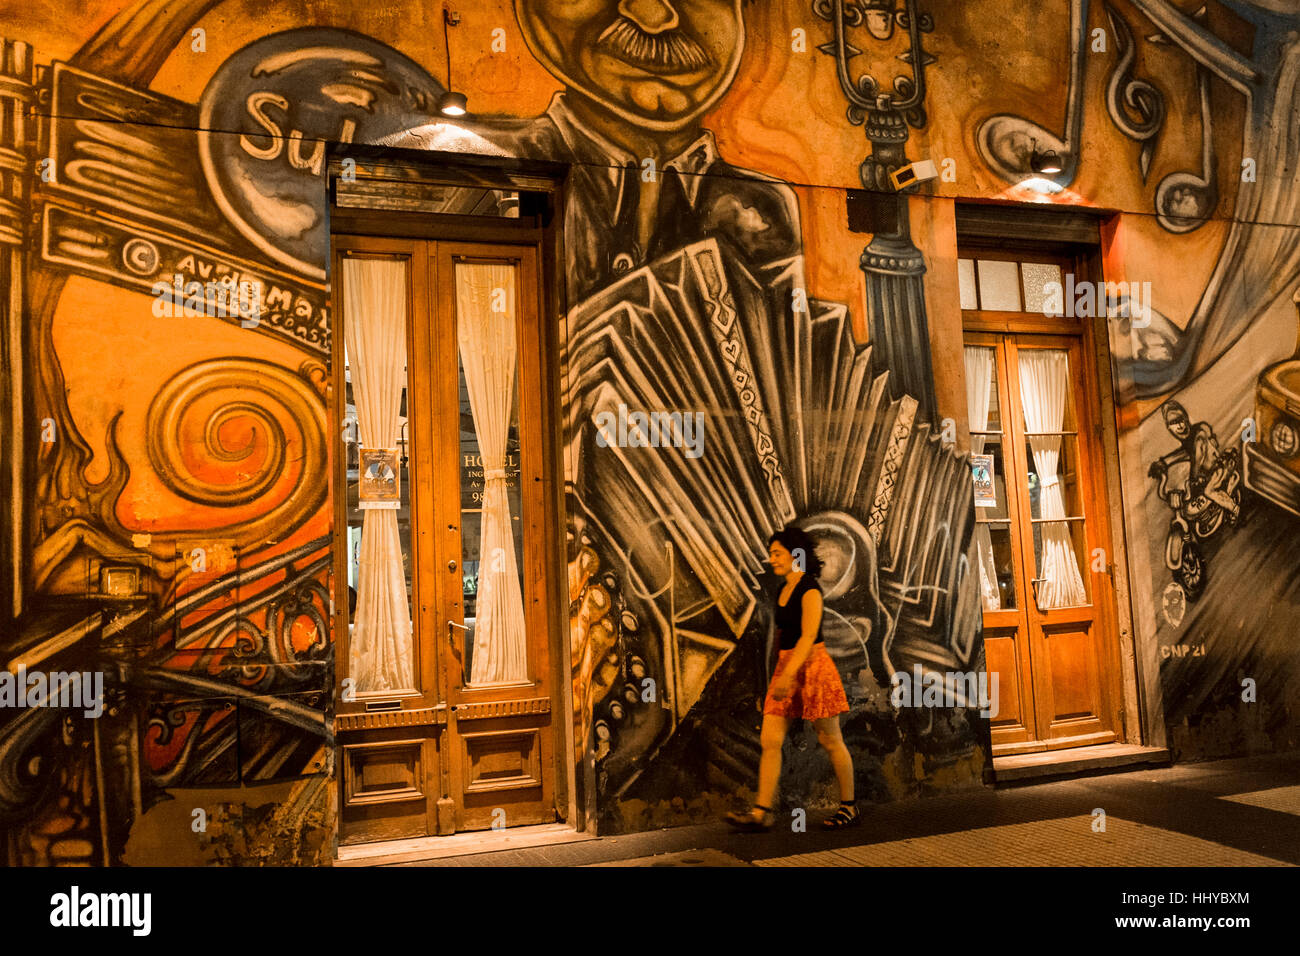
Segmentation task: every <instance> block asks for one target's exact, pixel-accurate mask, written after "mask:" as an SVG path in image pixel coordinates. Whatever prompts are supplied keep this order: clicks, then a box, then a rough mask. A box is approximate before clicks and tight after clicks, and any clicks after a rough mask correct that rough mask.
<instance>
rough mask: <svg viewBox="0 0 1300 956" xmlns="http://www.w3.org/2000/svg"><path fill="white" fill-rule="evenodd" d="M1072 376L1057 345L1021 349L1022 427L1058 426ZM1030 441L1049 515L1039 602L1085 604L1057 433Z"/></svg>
mask: <svg viewBox="0 0 1300 956" xmlns="http://www.w3.org/2000/svg"><path fill="white" fill-rule="evenodd" d="M1069 378H1070V366H1069V360H1068V358H1067V356H1066V353H1065V352H1063V351H1061V350H1059V349H1025V350H1022V351H1021V352H1020V401H1021V404H1022V405H1023V406H1024V410H1025V431H1027V432H1058V431H1060V430H1061V422H1062V421H1063V420H1064V418H1065V400H1066V394H1067V390H1068V383H1069ZM1029 447H1030V450H1031V451H1032V452H1033V456H1034V467H1035V469H1036V470H1037V471H1038V480H1039V489H1040V490H1039V496H1038V507H1039V515H1040V517H1042V518H1045V519H1048V520H1046V521H1044V522H1043V523H1041V524H1040V525H1039V528H1040V529H1041V537H1042V553H1041V556H1040V565H1039V569H1038V576H1039V577H1040V578H1042V579H1043V580H1042V581H1040V582H1039V585H1038V605H1039V607H1042V608H1053V607H1073V606H1075V605H1079V604H1086V603H1087V600H1088V597H1087V592H1085V591H1084V587H1083V579H1082V578H1081V577H1080V576H1079V562H1078V559H1077V558H1076V557H1075V553H1074V544H1073V542H1072V541H1071V539H1070V526H1069V524H1068V523H1067V522H1064V521H1060V522H1057V521H1054V520H1052V519H1058V518H1064V517H1066V513H1065V496H1064V495H1063V494H1062V493H1061V482H1060V479H1059V478H1058V477H1057V472H1056V469H1057V464H1058V462H1059V461H1060V457H1061V439H1060V436H1057V435H1052V436H1048V437H1040V438H1030V439H1029Z"/></svg>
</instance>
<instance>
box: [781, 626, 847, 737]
mask: <svg viewBox="0 0 1300 956" xmlns="http://www.w3.org/2000/svg"><path fill="white" fill-rule="evenodd" d="M793 653H794V648H791V649H790V650H788V651H782V652H781V655H780V656H779V657H778V658H777V661H776V671H775V672H774V673H773V674H772V684H775V683H776V679H777V678H778V677H780V676H781V674H782V672H783V671H784V670H785V669H786V666H787V665H788V664H789V662H790V655H792V654H793ZM848 709H849V699H848V698H847V697H846V696H845V695H844V685H843V684H842V683H840V672H839V671H838V670H836V669H835V662H834V661H832V660H831V656H830V655H829V654H827V653H826V645H825V644H814V645H813V649H812V653H810V654H809V655H808V659H807V660H806V661H804V664H803V666H802V667H801V668H799V670H798V672H797V673H796V674H795V677H794V685H793V687H792V688H791V690H790V695H789V696H788V697H786V699H785V700H775V699H773V697H772V690H771V685H769V686H768V691H767V699H766V700H765V701H764V702H763V713H765V714H773V715H775V716H777V717H791V718H794V717H798V718H801V719H803V720H820V719H821V718H823V717H834V716H836V715H837V714H843V713H845V712H847V711H848Z"/></svg>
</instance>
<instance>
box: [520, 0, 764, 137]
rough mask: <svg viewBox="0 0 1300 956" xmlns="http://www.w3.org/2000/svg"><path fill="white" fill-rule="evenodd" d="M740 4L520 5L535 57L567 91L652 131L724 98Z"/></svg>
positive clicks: (607, 1) (701, 0) (735, 58)
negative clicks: (582, 96)
mask: <svg viewBox="0 0 1300 956" xmlns="http://www.w3.org/2000/svg"><path fill="white" fill-rule="evenodd" d="M742 2H743V0H515V14H516V16H517V17H518V19H519V25H520V27H521V28H522V29H523V32H524V38H525V39H526V40H527V42H528V46H529V49H531V50H532V52H533V55H534V56H536V57H537V58H538V59H539V60H541V62H542V64H543V65H544V66H545V67H546V68H547V69H548V70H549V71H550V72H551V73H552V74H553V75H554V76H556V77H557V78H559V79H560V80H563V81H564V83H565V85H567V86H568V87H569V88H570V89H573V90H577V91H579V92H581V93H583V94H584V95H586V96H587V97H588V98H590V99H593V100H595V101H596V102H598V103H600V104H601V105H602V106H605V107H606V108H607V109H609V110H611V111H613V112H614V113H616V114H618V115H619V116H621V117H623V118H624V119H626V120H628V121H630V122H634V123H638V124H640V125H642V126H645V127H648V128H650V129H655V130H661V131H667V130H673V129H678V128H680V127H683V126H686V125H687V124H689V123H690V122H691V121H693V120H694V119H696V118H698V117H699V116H700V114H702V113H703V112H704V111H705V110H707V109H708V108H709V107H711V106H712V105H713V104H714V103H716V102H717V101H718V99H719V98H721V96H722V94H723V93H725V92H726V90H727V87H728V86H729V85H730V84H731V80H732V78H733V77H734V76H735V75H736V69H737V67H738V66H739V65H740V54H741V50H742V49H743V47H744V21H743V19H742V16H741V10H740V8H741V3H742Z"/></svg>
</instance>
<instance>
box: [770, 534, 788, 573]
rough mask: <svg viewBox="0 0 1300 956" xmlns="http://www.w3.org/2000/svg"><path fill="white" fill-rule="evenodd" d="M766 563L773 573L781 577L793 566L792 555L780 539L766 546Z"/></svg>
mask: <svg viewBox="0 0 1300 956" xmlns="http://www.w3.org/2000/svg"><path fill="white" fill-rule="evenodd" d="M767 563H768V564H770V565H771V566H772V573H773V574H775V575H777V576H778V577H782V578H783V577H785V576H786V575H787V574H789V573H790V571H791V570H792V569H793V568H794V556H793V555H792V554H791V553H790V551H789V549H788V548H786V546H785V545H783V544H782V543H781V542H780V541H773V542H772V543H771V544H769V545H768V546H767Z"/></svg>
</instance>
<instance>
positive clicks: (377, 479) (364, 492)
mask: <svg viewBox="0 0 1300 956" xmlns="http://www.w3.org/2000/svg"><path fill="white" fill-rule="evenodd" d="M357 504H358V505H360V506H361V507H362V508H363V509H365V508H388V509H398V508H400V507H401V506H402V496H401V488H400V486H399V478H398V471H397V449H396V448H362V449H361V481H360V483H359V485H358V487H357Z"/></svg>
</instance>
